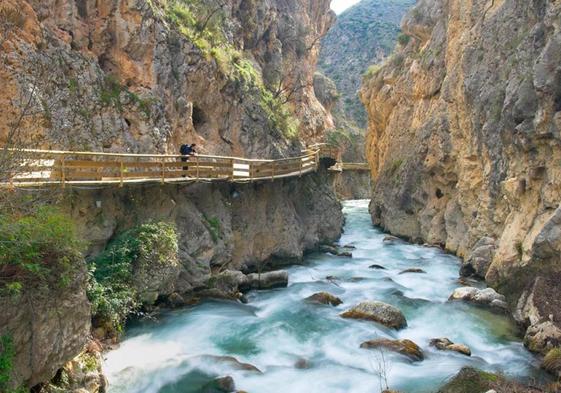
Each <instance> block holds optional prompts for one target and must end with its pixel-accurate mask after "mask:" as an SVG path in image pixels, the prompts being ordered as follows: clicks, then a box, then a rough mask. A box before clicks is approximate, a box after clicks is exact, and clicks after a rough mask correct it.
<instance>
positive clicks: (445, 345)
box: [430, 338, 471, 356]
mask: <svg viewBox="0 0 561 393" xmlns="http://www.w3.org/2000/svg"><path fill="white" fill-rule="evenodd" d="M430 345H431V346H433V347H436V348H437V349H439V350H441V351H454V352H458V353H461V354H463V355H466V356H471V350H470V349H469V347H468V346H467V345H463V344H454V343H453V342H452V341H450V340H449V339H447V338H434V339H432V340H430Z"/></svg>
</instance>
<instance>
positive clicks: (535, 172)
mask: <svg viewBox="0 0 561 393" xmlns="http://www.w3.org/2000/svg"><path fill="white" fill-rule="evenodd" d="M560 21H561V4H560V3H559V1H554V0H543V1H523V0H513V1H503V0H476V1H463V0H420V1H419V2H418V3H417V5H416V6H415V8H414V9H413V10H412V11H411V12H409V14H408V15H407V16H406V17H405V19H404V21H403V23H402V29H403V31H404V33H405V34H407V35H408V36H409V37H410V38H409V40H408V41H407V40H404V41H403V43H402V45H400V47H398V48H397V50H396V52H395V53H394V54H393V55H392V57H391V58H390V59H389V60H388V61H387V63H386V64H385V66H384V67H383V68H382V69H381V70H379V71H378V72H376V73H374V74H373V75H372V77H371V78H370V79H369V80H367V81H366V82H365V84H364V86H363V90H362V100H363V102H364V103H365V105H366V106H367V110H368V113H369V119H370V122H369V134H368V138H367V155H368V159H369V162H370V165H371V169H372V173H373V176H374V182H375V189H374V194H373V199H372V204H371V213H372V217H373V220H374V222H375V223H376V224H379V225H381V226H383V227H385V228H386V229H387V230H389V231H390V232H392V233H395V234H398V235H402V236H406V237H409V238H411V239H413V240H419V241H427V242H430V243H436V244H441V245H443V246H445V247H446V248H447V249H448V250H450V251H453V252H455V253H457V254H458V255H460V256H462V257H464V258H465V261H466V266H465V268H464V273H471V274H477V275H479V276H482V277H485V278H486V279H487V280H488V281H489V282H490V283H491V284H494V285H496V286H499V287H500V288H501V289H502V290H503V291H504V292H506V293H508V294H510V297H511V300H512V301H513V303H515V302H516V300H517V299H518V297H519V296H520V294H521V293H522V292H523V291H524V288H528V290H530V288H531V287H532V283H533V282H534V281H536V280H537V279H539V277H546V278H548V279H547V280H546V281H544V282H546V283H545V284H544V282H542V284H540V285H534V288H548V290H549V291H551V292H550V294H549V296H554V297H559V294H560V293H561V288H560V287H559V284H558V283H557V284H556V285H550V284H551V283H550V280H549V277H554V276H556V275H557V274H558V273H559V271H561V260H560V254H559V253H558V252H555V251H554V250H556V249H557V246H556V244H557V243H558V242H559V239H560V238H561V236H560V235H559V233H560V232H561V227H560V226H559V224H558V219H557V216H558V213H557V209H558V207H559V201H560V196H561V189H560V185H561V169H560V168H561V166H560V163H561V149H560V138H561V23H560ZM406 41H407V42H406ZM544 261H546V262H544ZM541 292H543V291H541ZM524 299H526V300H527V299H528V294H526V295H525V297H524ZM522 302H524V301H522ZM530 303H531V302H530ZM530 308H531V307H530ZM546 308H547V307H546ZM524 314H525V315H524ZM534 314H539V313H534ZM519 317H520V319H521V320H523V321H525V322H528V323H532V324H536V323H538V320H541V322H544V320H545V319H547V320H549V321H550V322H551V323H553V324H557V325H559V324H560V323H561V310H560V309H558V308H555V309H553V308H550V309H549V310H548V315H545V314H544V313H541V314H540V317H537V318H529V317H528V313H521V314H520V315H519ZM529 319H533V320H532V321H529Z"/></svg>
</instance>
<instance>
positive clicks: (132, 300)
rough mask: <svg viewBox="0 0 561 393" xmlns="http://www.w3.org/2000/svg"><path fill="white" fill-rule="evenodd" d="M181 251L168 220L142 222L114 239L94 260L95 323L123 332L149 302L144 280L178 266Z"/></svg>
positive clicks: (91, 287)
mask: <svg viewBox="0 0 561 393" xmlns="http://www.w3.org/2000/svg"><path fill="white" fill-rule="evenodd" d="M177 251H178V245H177V234H176V230H175V226H174V225H172V224H169V223H164V222H160V223H153V224H144V225H140V226H138V227H135V228H133V229H130V230H128V231H126V232H124V233H123V234H121V235H120V236H118V237H117V238H116V239H115V240H113V241H112V242H111V243H110V244H109V245H108V247H107V248H106V250H105V251H104V252H103V253H102V254H101V255H99V256H98V257H97V258H95V259H94V260H93V261H91V262H90V284H89V288H88V297H89V299H90V301H91V303H92V314H93V315H94V326H97V327H100V326H103V327H104V328H106V329H108V330H114V331H116V332H120V331H121V330H122V327H123V323H124V322H125V321H126V319H127V317H128V316H129V315H131V314H134V313H136V312H138V311H139V310H140V308H141V306H142V303H143V302H144V301H145V300H144V299H143V296H142V295H143V291H144V290H145V289H146V288H145V287H146V286H145V285H144V283H145V282H148V281H150V280H151V279H155V277H152V276H151V275H152V273H153V272H154V269H157V268H158V266H160V267H163V268H164V269H165V268H166V267H169V266H175V265H176V264H177V263H178V262H177Z"/></svg>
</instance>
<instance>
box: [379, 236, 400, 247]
mask: <svg viewBox="0 0 561 393" xmlns="http://www.w3.org/2000/svg"><path fill="white" fill-rule="evenodd" d="M383 242H384V244H386V245H393V244H399V243H404V241H403V240H401V239H400V238H399V237H397V236H392V235H387V236H386V237H384V240H383Z"/></svg>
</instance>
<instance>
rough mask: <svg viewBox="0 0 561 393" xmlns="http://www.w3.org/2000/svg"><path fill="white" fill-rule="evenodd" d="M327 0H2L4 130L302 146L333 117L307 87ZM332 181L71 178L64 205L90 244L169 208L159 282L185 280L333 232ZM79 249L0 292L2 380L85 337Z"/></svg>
mask: <svg viewBox="0 0 561 393" xmlns="http://www.w3.org/2000/svg"><path fill="white" fill-rule="evenodd" d="M329 3H330V2H329V0H319V1H318V0H305V1H301V0H298V1H297V0H267V1H255V0H225V1H224V0H210V1H206V0H205V1H202V0H193V1H191V0H190V1H186V0H168V1H163V0H162V1H160V0H110V1H102V2H99V1H94V0H77V1H67V2H60V1H55V0H47V1H44V0H26V1H17V0H5V1H3V2H2V4H0V60H1V61H0V81H1V82H2V87H3V88H2V90H1V91H0V108H1V109H2V116H0V144H1V145H8V146H10V147H26V148H48V149H55V150H64V149H69V150H70V149H71V150H82V151H104V152H130V153H177V152H178V148H179V146H180V145H181V144H182V143H197V145H198V148H197V151H198V152H199V153H208V154H217V155H218V154H221V155H235V156H243V157H249V158H280V157H289V156H294V155H299V154H301V149H302V148H303V147H304V145H306V144H309V143H313V142H317V141H321V140H323V139H324V137H325V133H326V131H327V130H329V129H331V128H332V127H333V120H332V118H331V115H330V113H329V111H328V110H326V108H324V106H323V105H322V104H320V102H319V101H318V99H317V98H316V96H315V93H314V88H313V76H314V72H315V66H316V61H317V55H318V51H319V40H320V38H321V37H322V36H323V35H324V34H325V33H326V32H327V30H328V29H329V27H330V26H331V24H332V23H333V21H334V14H333V13H332V12H331V11H330V8H329ZM330 184H331V180H330V179H329V175H328V174H327V173H326V172H325V168H324V169H323V170H322V172H321V173H317V174H310V175H306V176H303V177H302V178H295V179H291V180H276V181H274V182H260V183H256V184H247V185H230V184H228V183H216V184H189V185H181V186H180V185H173V186H171V185H168V186H162V187H148V186H146V187H136V186H131V187H125V188H122V189H110V188H104V189H98V190H96V189H86V190H66V191H65V192H64V194H65V197H64V198H63V199H62V200H63V201H64V203H61V204H60V208H61V209H62V210H63V211H65V212H67V213H69V214H70V215H71V216H72V218H73V220H74V221H75V223H76V224H77V226H78V228H79V231H80V234H81V236H82V238H83V240H84V241H85V242H86V244H87V252H86V257H92V256H95V255H96V254H98V253H99V252H101V251H103V249H104V248H105V247H106V245H107V244H108V242H109V241H110V240H112V239H114V238H115V237H118V236H119V235H120V234H122V233H123V232H124V231H126V230H127V229H129V228H131V227H135V226H138V225H142V224H146V223H151V222H155V221H163V222H171V223H173V224H174V226H175V228H176V230H177V236H178V247H179V250H178V255H177V261H178V262H179V263H178V264H175V265H174V266H173V267H174V268H173V269H170V270H169V271H166V272H156V273H158V274H160V273H161V275H163V276H165V277H163V276H158V277H155V280H156V279H157V280H160V279H162V280H164V281H166V284H169V285H167V288H166V290H165V291H163V292H162V293H157V295H169V294H171V293H172V292H173V293H174V294H175V293H177V294H180V295H193V294H194V293H195V292H197V291H199V292H200V291H202V290H205V289H209V288H210V287H211V285H210V281H211V278H212V275H213V274H215V273H223V272H224V270H234V271H237V270H244V271H245V270H247V271H254V270H256V269H257V267H258V266H262V265H263V264H265V265H267V266H268V267H271V266H275V265H277V264H279V263H287V262H296V261H299V260H300V259H301V258H302V256H303V254H304V252H305V251H307V250H313V249H315V248H316V247H317V246H318V245H319V244H320V243H322V242H331V241H334V240H336V239H337V238H338V237H339V236H340V233H341V228H342V223H343V217H342V213H341V206H340V204H339V202H338V201H337V199H336V198H335V194H334V192H333V190H332V188H331V186H330ZM0 207H1V208H4V207H3V206H0ZM77 263H78V265H79V269H78V270H79V271H76V274H75V275H73V276H72V277H71V279H70V284H69V286H68V287H66V289H65V290H62V289H61V290H51V291H50V292H49V291H46V290H43V292H45V291H46V292H45V293H43V292H41V293H38V294H35V293H31V292H29V291H26V294H25V296H24V297H19V298H11V297H9V296H5V295H4V293H0V304H1V305H2V307H0V308H2V309H3V310H4V311H5V312H3V313H2V316H0V335H1V337H2V338H4V337H10V339H11V341H12V343H13V347H14V352H15V354H14V356H15V358H14V359H13V361H14V362H13V366H14V368H13V370H9V374H10V375H8V377H9V378H11V379H10V380H9V381H8V382H9V385H10V386H13V387H17V386H19V385H20V384H23V385H24V386H27V387H31V386H33V385H36V384H38V383H42V382H47V381H48V380H49V379H50V378H52V377H53V376H54V375H55V373H56V372H57V370H58V369H60V368H61V367H62V366H63V365H64V363H65V362H68V361H70V360H71V359H72V358H73V357H74V356H76V355H78V354H79V353H80V351H81V350H82V348H83V346H84V344H85V343H86V340H87V338H88V336H89V330H90V318H91V312H90V304H89V302H88V300H87V298H86V285H87V283H88V278H87V274H86V263H85V261H84V260H83V259H82V260H81V261H78V262H77ZM166 274H169V276H166ZM158 289H160V288H158ZM35 295H37V296H35ZM30 298H32V299H33V301H31V302H30V301H29V299H30ZM55 303H56V307H55ZM39 310H40V311H39ZM70 310H74V311H75V312H73V311H70ZM38 313H39V314H41V317H40V318H38V317H36V316H37V315H38ZM0 350H1V351H0V355H2V354H3V352H7V351H4V350H5V348H0ZM69 364H70V366H69V367H70V368H72V364H71V363H69ZM2 377H3V376H2ZM92 378H94V379H96V381H99V380H100V379H99V377H98V376H95V375H94V376H93V377H92ZM102 385H103V384H102V383H98V382H95V383H93V384H92V387H91V389H90V388H88V389H89V390H88V391H91V392H94V391H95V392H97V391H102V390H103V387H102Z"/></svg>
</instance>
